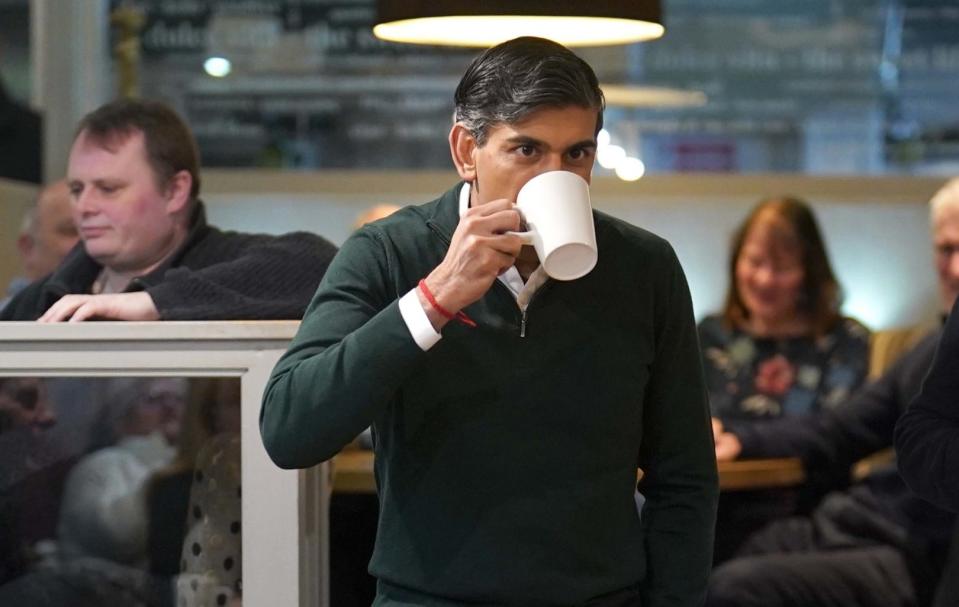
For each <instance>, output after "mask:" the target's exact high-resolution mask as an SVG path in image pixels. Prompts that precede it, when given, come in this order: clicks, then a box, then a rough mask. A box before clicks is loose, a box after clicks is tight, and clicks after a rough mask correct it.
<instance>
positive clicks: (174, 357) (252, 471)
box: [0, 321, 330, 607]
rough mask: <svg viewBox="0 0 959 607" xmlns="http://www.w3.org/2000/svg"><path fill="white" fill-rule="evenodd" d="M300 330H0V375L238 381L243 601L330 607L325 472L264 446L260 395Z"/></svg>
mask: <svg viewBox="0 0 959 607" xmlns="http://www.w3.org/2000/svg"><path fill="white" fill-rule="evenodd" d="M297 325H298V323H296V322H292V321H280V322H261V321H257V322H234V321H230V322H144V323H140V322H91V323H77V324H69V323H62V324H52V325H46V324H38V323H33V322H4V323H0V376H7V377H16V376H21V377H52V376H74V377H76V376H83V377H109V376H177V377H187V376H193V377H201V376H202V377H239V378H240V381H241V407H242V408H241V437H240V439H241V445H242V460H241V461H242V472H241V473H242V483H243V504H242V513H243V602H244V604H247V605H269V606H270V607H314V606H319V607H326V606H327V605H328V604H329V584H328V579H329V575H328V572H329V566H328V565H329V533H328V520H329V518H328V505H329V495H330V483H329V465H328V464H326V463H324V464H321V465H320V466H317V467H315V468H312V469H310V470H305V471H303V470H301V471H295V470H280V469H279V468H277V467H276V466H275V465H274V464H273V462H272V461H270V459H269V457H268V456H267V454H266V450H265V448H264V447H263V441H262V440H261V439H260V430H259V413H260V402H261V399H262V396H263V389H264V387H265V386H266V382H267V380H268V379H269V375H270V372H271V371H272V369H273V366H274V365H275V364H276V361H277V360H278V359H279V357H280V356H281V355H282V354H283V352H284V351H285V350H286V347H287V345H288V343H289V341H290V339H291V338H292V337H293V335H294V334H295V333H296V328H297Z"/></svg>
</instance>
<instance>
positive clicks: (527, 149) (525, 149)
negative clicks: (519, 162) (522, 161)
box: [517, 145, 536, 156]
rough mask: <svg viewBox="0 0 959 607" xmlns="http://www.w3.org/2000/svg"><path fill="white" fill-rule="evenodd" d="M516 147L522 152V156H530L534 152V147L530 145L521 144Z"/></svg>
mask: <svg viewBox="0 0 959 607" xmlns="http://www.w3.org/2000/svg"><path fill="white" fill-rule="evenodd" d="M517 149H518V150H519V153H520V154H522V155H523V156H532V155H533V154H535V153H536V148H535V147H533V146H531V145H521V146H519V148H517Z"/></svg>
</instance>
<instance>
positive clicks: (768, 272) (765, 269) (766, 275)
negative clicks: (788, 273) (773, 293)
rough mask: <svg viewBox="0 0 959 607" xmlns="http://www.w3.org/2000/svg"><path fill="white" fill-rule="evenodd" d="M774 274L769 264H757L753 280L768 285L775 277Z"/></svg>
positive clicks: (761, 284)
mask: <svg viewBox="0 0 959 607" xmlns="http://www.w3.org/2000/svg"><path fill="white" fill-rule="evenodd" d="M775 277H776V274H775V272H773V269H772V268H770V267H769V266H759V267H758V268H756V270H755V273H754V274H753V281H754V282H755V283H756V284H758V285H760V286H763V287H765V286H767V285H769V284H770V283H771V282H772V281H773V279H775Z"/></svg>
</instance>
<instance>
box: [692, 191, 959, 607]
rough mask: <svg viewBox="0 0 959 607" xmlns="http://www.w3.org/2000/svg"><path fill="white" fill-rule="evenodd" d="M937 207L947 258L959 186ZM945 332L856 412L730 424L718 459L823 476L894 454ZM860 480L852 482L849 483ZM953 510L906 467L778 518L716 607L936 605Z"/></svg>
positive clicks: (717, 595)
mask: <svg viewBox="0 0 959 607" xmlns="http://www.w3.org/2000/svg"><path fill="white" fill-rule="evenodd" d="M953 190H954V191H953V193H952V194H948V196H947V195H946V193H947V192H948V190H947V189H946V188H944V189H943V190H941V191H940V192H939V193H938V194H937V195H936V196H934V197H933V199H932V202H931V203H930V211H931V220H932V232H933V234H932V236H933V241H934V243H935V245H936V249H937V250H939V251H941V250H943V249H948V250H950V251H954V250H957V249H959V213H957V212H956V211H957V210H959V188H953ZM937 269H938V277H939V286H940V291H941V294H942V303H943V308H944V310H946V311H948V310H949V309H950V308H951V307H952V305H953V302H954V301H956V298H957V294H959V263H952V264H949V265H944V264H938V267H937ZM940 334H941V331H939V330H937V331H935V332H933V333H932V334H930V335H928V336H926V337H925V338H924V339H923V340H922V341H920V342H919V343H918V344H917V345H916V346H915V347H914V348H913V349H912V350H910V351H909V352H907V353H906V354H904V355H903V356H902V357H901V358H900V359H899V360H898V361H896V362H895V363H894V364H893V365H892V366H891V367H890V368H889V370H887V371H886V372H885V373H884V374H883V375H882V376H881V377H880V378H879V379H877V380H876V381H875V382H873V383H872V384H870V385H868V386H866V387H864V388H862V389H860V390H859V391H858V392H857V393H856V394H855V395H854V396H853V397H852V398H850V399H849V400H848V401H847V402H845V403H844V404H842V405H840V406H838V407H836V408H834V409H832V410H830V411H826V412H825V413H823V414H821V415H817V416H812V417H809V418H806V419H801V420H773V421H769V422H759V423H757V422H752V423H748V424H729V425H728V426H727V427H726V428H724V429H722V430H720V431H719V432H718V434H717V436H716V456H717V458H718V459H720V460H728V459H734V458H736V457H785V456H799V457H802V458H803V460H804V463H805V465H806V470H807V471H808V472H809V473H810V474H813V475H825V476H830V475H832V476H833V477H835V474H836V473H837V472H843V471H848V470H849V468H850V465H851V464H852V463H854V462H855V461H857V460H858V459H861V458H862V457H865V456H866V455H869V454H871V453H874V452H876V451H878V450H880V449H883V448H886V447H890V446H891V445H892V443H893V432H894V429H895V426H896V421H897V420H898V419H899V418H900V416H901V415H902V414H903V412H904V411H906V408H907V407H908V406H909V403H910V401H912V399H913V398H914V397H915V395H916V394H917V393H919V389H920V386H921V385H922V380H923V377H924V376H925V374H926V372H927V371H928V369H929V367H930V365H931V364H932V360H933V355H934V353H935V350H936V343H937V341H938V339H939V335H940ZM845 476H846V479H848V473H846V474H845ZM954 519H955V517H954V515H953V514H952V513H950V512H947V511H945V510H943V509H941V508H939V507H936V506H934V505H932V504H930V503H929V502H927V501H925V500H922V499H920V498H918V497H917V496H916V495H915V494H913V493H912V492H911V491H910V490H909V488H908V487H906V485H905V483H903V481H902V479H901V478H900V476H899V474H898V472H897V470H896V466H895V464H892V463H890V464H888V465H887V466H883V467H880V468H879V469H877V470H875V471H873V472H872V473H870V474H869V475H868V476H866V477H865V478H864V479H862V480H861V481H859V482H856V483H854V484H853V485H852V486H851V487H849V488H848V489H847V490H844V491H837V492H834V493H831V494H829V495H827V496H826V497H825V498H824V499H823V501H822V502H821V504H820V505H819V506H818V507H817V508H816V509H815V510H814V511H813V512H812V513H811V515H810V516H809V517H795V518H790V519H786V520H783V521H777V522H775V523H773V524H771V525H769V526H768V527H766V528H765V529H763V530H761V531H759V532H757V533H756V534H754V535H753V536H752V537H751V538H749V539H748V540H747V541H746V543H745V545H744V546H743V547H742V548H741V549H740V551H739V553H738V554H737V557H736V558H734V559H732V560H730V561H727V562H726V563H724V564H723V565H721V566H719V567H717V568H716V569H715V570H714V572H713V574H712V578H711V580H710V588H709V598H708V600H707V605H708V606H709V607H726V606H733V605H735V606H738V607H753V606H755V607H759V606H762V607H785V606H787V605H804V606H809V607H821V606H832V605H836V606H840V605H842V606H844V607H845V606H861V607H870V606H873V605H925V604H927V603H928V601H929V600H930V599H931V597H932V594H933V591H934V590H935V585H936V583H937V581H938V580H939V579H940V577H941V572H942V568H943V563H944V561H945V558H946V554H947V552H948V549H949V544H950V541H951V538H952V528H953V521H954Z"/></svg>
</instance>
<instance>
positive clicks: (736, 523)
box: [699, 198, 869, 563]
mask: <svg viewBox="0 0 959 607" xmlns="http://www.w3.org/2000/svg"><path fill="white" fill-rule="evenodd" d="M729 278H730V280H729V284H730V288H729V292H728V294H727V296H726V305H725V307H724V309H723V312H722V314H719V315H716V316H710V317H708V318H706V319H704V320H703V321H702V322H701V323H700V325H699V337H700V343H701V346H702V351H703V364H704V367H705V370H706V385H707V387H708V389H709V398H710V402H711V407H712V414H713V416H714V422H713V427H714V430H715V431H716V433H717V445H719V444H721V442H722V441H721V438H722V437H723V436H729V435H728V434H727V435H723V432H722V429H723V426H722V422H721V421H720V420H723V421H726V422H730V421H732V420H737V421H738V422H739V423H743V422H744V420H757V421H758V420H762V419H770V418H775V417H781V416H787V415H797V416H798V415H810V414H812V415H814V414H816V412H817V411H820V410H823V409H828V408H830V407H833V406H835V405H838V404H839V403H841V402H842V401H843V400H845V399H846V398H847V397H848V396H849V395H850V394H851V393H852V392H854V391H855V390H856V388H857V387H859V385H860V384H861V383H862V382H863V380H864V379H865V377H866V372H867V368H868V360H869V331H868V330H867V329H866V328H865V327H864V326H863V325H861V324H860V323H859V322H857V321H855V320H853V319H851V318H843V317H842V316H840V314H839V284H838V283H837V281H836V277H835V275H834V274H833V271H832V268H831V267H830V265H829V260H828V259H827V257H826V250H825V247H824V246H823V241H822V237H821V236H820V233H819V228H818V226H817V224H816V219H815V217H814V216H813V214H812V211H811V209H810V208H809V206H808V205H807V204H806V203H804V202H803V201H801V200H797V199H795V198H774V199H770V200H765V201H763V202H761V203H760V204H759V205H758V206H757V207H756V208H755V209H754V210H753V211H752V212H751V213H750V214H749V217H747V218H746V221H745V222H744V223H743V225H742V226H741V227H740V228H739V230H738V231H737V233H736V235H735V237H734V239H733V246H732V255H731V256H730V263H729ZM716 418H718V419H716ZM748 423H751V422H748ZM807 472H808V474H807V476H808V478H809V479H810V481H809V482H808V483H807V484H806V485H805V486H803V487H801V488H798V489H795V490H792V489H779V490H777V489H770V490H762V491H748V492H725V493H723V494H722V495H721V496H720V501H719V512H718V519H717V523H716V538H715V540H716V541H715V555H714V560H715V562H717V563H719V562H721V561H723V560H725V559H726V558H728V557H730V556H731V555H732V554H734V553H735V551H736V550H737V548H738V546H739V545H740V544H741V542H742V541H743V539H745V538H746V537H747V536H748V535H749V534H750V533H752V532H754V531H755V530H757V529H759V528H760V527H762V526H763V525H764V524H766V523H767V522H769V521H771V520H773V519H777V518H781V517H785V516H789V515H792V514H796V513H801V512H804V511H805V510H807V509H809V508H811V507H812V506H813V505H814V504H815V502H816V501H817V500H818V499H819V497H820V496H821V495H822V494H823V493H824V492H825V491H827V490H828V489H829V486H830V485H831V484H832V483H833V482H834V480H835V479H836V478H837V475H838V474H839V473H838V471H835V470H829V471H826V470H823V471H818V470H816V471H812V470H810V471H807Z"/></svg>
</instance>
